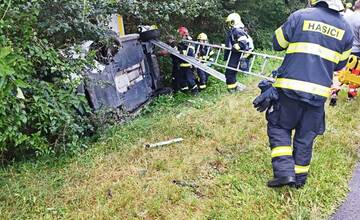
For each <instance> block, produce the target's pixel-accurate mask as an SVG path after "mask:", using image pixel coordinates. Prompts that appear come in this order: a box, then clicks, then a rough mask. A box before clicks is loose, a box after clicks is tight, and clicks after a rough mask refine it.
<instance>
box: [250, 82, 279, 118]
mask: <svg viewBox="0 0 360 220" xmlns="http://www.w3.org/2000/svg"><path fill="white" fill-rule="evenodd" d="M258 87H259V88H260V89H261V94H260V95H259V96H258V97H256V98H255V100H254V101H253V105H254V108H256V110H257V111H259V112H263V111H265V110H266V109H268V108H269V107H270V106H271V105H272V103H273V101H277V100H278V99H279V94H278V92H277V90H276V88H274V87H272V82H271V81H268V80H263V81H261V82H260V83H259V85H258Z"/></svg>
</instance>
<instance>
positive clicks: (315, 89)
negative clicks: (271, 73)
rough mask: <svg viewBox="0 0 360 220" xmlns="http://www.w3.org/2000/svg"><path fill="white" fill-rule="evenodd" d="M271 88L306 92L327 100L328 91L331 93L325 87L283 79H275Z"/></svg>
mask: <svg viewBox="0 0 360 220" xmlns="http://www.w3.org/2000/svg"><path fill="white" fill-rule="evenodd" d="M273 86H274V87H276V88H281V89H290V90H296V91H300V92H306V93H310V94H314V95H319V96H323V97H325V98H328V97H329V96H330V91H331V89H330V88H329V87H326V86H322V85H318V84H315V83H310V82H305V81H300V80H295V79H285V78H277V79H276V81H275V82H274V84H273Z"/></svg>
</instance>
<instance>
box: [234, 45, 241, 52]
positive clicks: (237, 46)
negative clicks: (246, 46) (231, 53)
mask: <svg viewBox="0 0 360 220" xmlns="http://www.w3.org/2000/svg"><path fill="white" fill-rule="evenodd" d="M233 48H234V50H236V51H240V50H241V47H240V45H239V44H234V45H233Z"/></svg>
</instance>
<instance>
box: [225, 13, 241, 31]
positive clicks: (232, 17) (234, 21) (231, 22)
mask: <svg viewBox="0 0 360 220" xmlns="http://www.w3.org/2000/svg"><path fill="white" fill-rule="evenodd" d="M226 23H227V24H228V26H229V27H235V28H243V27H245V25H244V24H243V23H242V21H241V17H240V15H239V14H238V13H232V14H229V16H227V18H226Z"/></svg>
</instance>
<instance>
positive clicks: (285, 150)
mask: <svg viewBox="0 0 360 220" xmlns="http://www.w3.org/2000/svg"><path fill="white" fill-rule="evenodd" d="M292 152H293V150H292V147H291V146H279V147H275V148H273V149H272V150H271V158H274V157H281V156H292Z"/></svg>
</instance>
